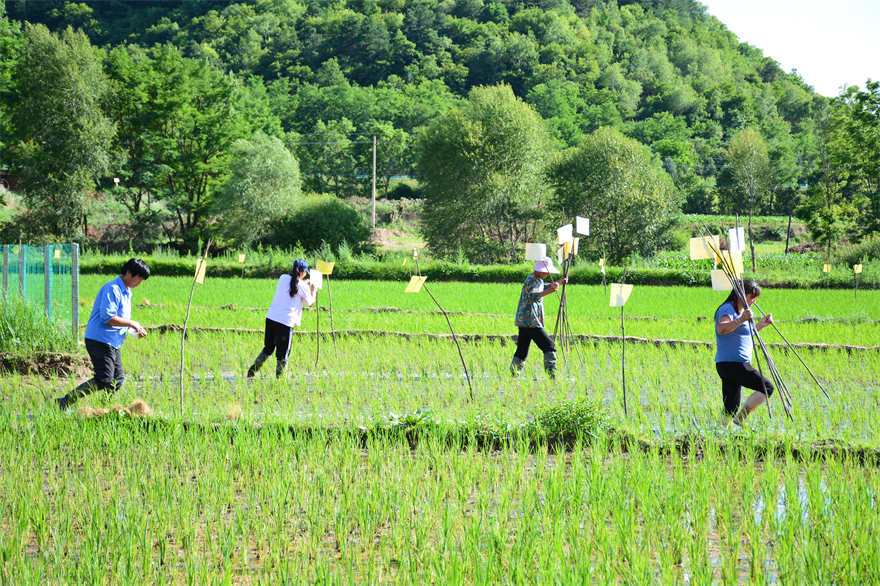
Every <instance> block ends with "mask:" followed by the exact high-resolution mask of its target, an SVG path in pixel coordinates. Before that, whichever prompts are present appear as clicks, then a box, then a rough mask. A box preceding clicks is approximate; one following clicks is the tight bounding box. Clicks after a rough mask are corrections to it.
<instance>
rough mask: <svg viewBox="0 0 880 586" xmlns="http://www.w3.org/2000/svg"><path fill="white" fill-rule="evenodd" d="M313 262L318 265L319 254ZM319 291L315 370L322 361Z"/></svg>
mask: <svg viewBox="0 0 880 586" xmlns="http://www.w3.org/2000/svg"><path fill="white" fill-rule="evenodd" d="M313 260H314V262H313V263H312V266H315V265H317V264H318V253H315V257H314V259H313ZM310 274H311V273H310ZM318 291H319V289H315V314H316V317H315V368H318V360H320V359H321V308H320V306H319V305H318Z"/></svg>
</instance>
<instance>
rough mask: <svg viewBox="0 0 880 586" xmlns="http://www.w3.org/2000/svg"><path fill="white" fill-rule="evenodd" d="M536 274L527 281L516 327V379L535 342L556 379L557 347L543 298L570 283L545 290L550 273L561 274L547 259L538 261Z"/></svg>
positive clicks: (512, 367) (512, 366) (513, 370)
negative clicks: (546, 320) (547, 328)
mask: <svg viewBox="0 0 880 586" xmlns="http://www.w3.org/2000/svg"><path fill="white" fill-rule="evenodd" d="M532 270H533V271H534V272H533V273H532V274H530V275H529V276H528V277H526V280H525V282H524V283H523V288H522V293H520V296H519V305H518V306H517V308H516V320H515V322H514V323H515V325H516V326H517V327H518V328H519V336H518V337H517V342H516V353H514V355H513V360H512V361H511V363H510V372H511V373H512V374H514V375H516V374H518V373H519V372H520V371H521V370H522V369H523V367H524V366H525V362H526V357H527V356H528V355H529V346H530V345H531V343H532V341H534V342H535V344H537V346H538V349H539V350H541V352H543V353H544V370H546V371H547V374H548V375H550V378H555V377H556V346H555V344H554V343H553V340H551V339H550V336H548V335H547V332H546V331H544V301H543V299H542V298H543V297H546V296H547V295H550V294H551V293H553V292H554V291H556V290H557V289H559V285H560V284H562V283H567V282H568V277H563V278H561V279H558V280H556V281H553V282H552V283H550V285H549V286H547V288H546V289H545V288H544V279H546V278H547V277H549V276H550V273H558V272H559V270H558V269H556V267H554V266H553V261H552V260H550V257H547V256H545V257H544V258H542V259H540V260H536V261H535V265H534V266H533V267H532Z"/></svg>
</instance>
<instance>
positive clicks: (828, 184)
mask: <svg viewBox="0 0 880 586" xmlns="http://www.w3.org/2000/svg"><path fill="white" fill-rule="evenodd" d="M846 118H847V116H846V111H845V108H843V107H842V105H841V104H840V103H837V104H834V105H832V107H830V108H827V109H824V111H823V112H822V113H821V114H820V118H819V121H818V124H817V125H816V127H815V129H814V132H815V135H816V147H817V152H818V161H817V162H818V164H817V168H816V172H815V173H814V174H813V178H812V180H811V181H810V184H811V187H810V189H809V192H808V194H807V197H806V198H805V201H804V202H803V204H802V205H801V206H800V207H798V208H797V209H796V213H797V215H798V216H799V217H800V218H801V219H803V220H805V221H806V222H807V226H808V227H809V229H810V234H811V235H812V237H813V240H814V241H815V242H818V243H820V244H824V245H825V254H826V256H827V257H828V258H829V259H830V257H831V252H832V250H833V248H834V245H835V244H836V243H839V242H840V241H842V240H844V239H850V240H853V239H856V238H857V237H858V234H859V219H860V216H861V214H860V209H859V206H858V205H857V204H858V203H859V198H858V197H856V198H853V195H854V194H853V190H852V189H850V188H849V180H850V164H851V160H852V159H851V157H852V155H851V151H852V142H851V137H850V136H849V134H848V132H847V131H846Z"/></svg>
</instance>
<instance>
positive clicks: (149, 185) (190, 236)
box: [110, 45, 254, 248]
mask: <svg viewBox="0 0 880 586" xmlns="http://www.w3.org/2000/svg"><path fill="white" fill-rule="evenodd" d="M110 63H111V68H110V69H111V73H112V75H113V77H114V79H115V81H116V83H117V84H118V86H119V87H123V86H125V87H126V88H127V89H126V90H125V91H124V92H121V94H120V100H118V101H117V103H116V104H115V105H114V110H113V111H114V113H115V115H116V116H117V117H118V118H117V119H118V121H119V123H120V126H122V127H123V128H124V130H125V134H124V136H123V140H124V145H125V148H126V150H127V151H128V153H129V157H130V158H129V164H128V167H127V168H126V173H127V174H128V176H129V177H131V179H132V180H133V181H136V182H138V185H139V186H140V187H139V189H142V190H143V192H149V193H151V194H152V195H154V196H155V197H157V198H158V199H160V200H163V201H164V203H165V206H166V207H167V209H168V211H169V212H170V213H171V214H172V216H173V218H174V220H175V229H174V230H173V231H172V232H171V233H169V234H168V236H169V237H170V238H171V239H172V240H176V241H177V242H179V243H180V244H181V245H182V246H184V247H189V248H191V247H193V246H195V243H196V240H197V239H198V238H199V237H200V236H201V232H202V230H203V229H204V228H205V225H206V222H207V219H208V218H209V216H210V213H211V202H212V198H213V197H214V195H215V193H216V192H217V191H218V189H219V188H220V186H222V184H223V183H224V182H225V180H226V176H227V174H228V153H229V151H230V148H231V146H232V144H233V143H234V142H235V141H236V140H238V139H240V138H244V137H246V136H249V135H250V134H251V132H252V131H253V129H254V128H253V126H252V125H251V123H250V122H249V121H248V120H247V119H246V117H245V115H244V112H243V111H242V107H243V106H242V104H243V103H244V101H245V100H244V93H243V89H242V85H241V83H240V82H239V81H238V80H237V79H235V78H234V77H232V76H230V75H227V74H224V73H222V72H220V71H218V70H216V69H215V68H214V67H212V66H211V65H210V64H209V63H208V62H206V61H201V60H196V59H187V58H185V57H183V55H182V53H181V52H180V51H179V50H178V49H177V48H175V47H173V46H171V45H160V46H156V47H155V48H153V49H152V50H151V51H150V52H149V54H141V55H138V56H136V58H135V59H134V60H133V62H132V60H130V59H127V58H126V57H125V56H124V55H116V56H114V58H113V59H111V60H110Z"/></svg>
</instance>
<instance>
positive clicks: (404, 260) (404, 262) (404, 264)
mask: <svg viewBox="0 0 880 586" xmlns="http://www.w3.org/2000/svg"><path fill="white" fill-rule="evenodd" d="M408 260H409V259H408V258H405V259H403V264H402V265H400V266H402V267H405V266H406V261H408Z"/></svg>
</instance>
